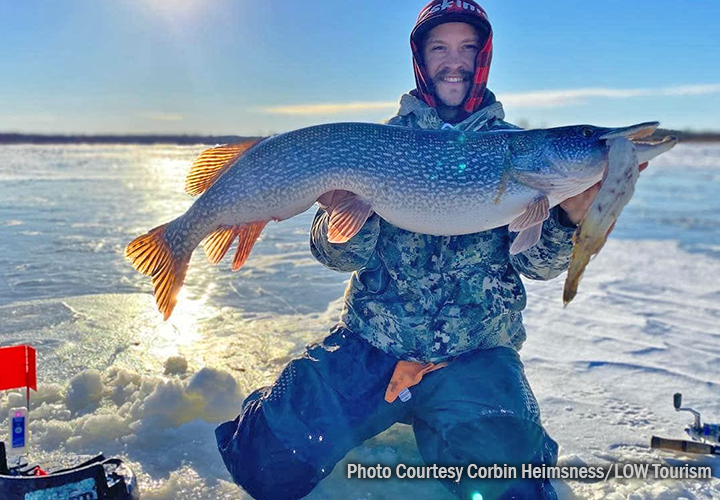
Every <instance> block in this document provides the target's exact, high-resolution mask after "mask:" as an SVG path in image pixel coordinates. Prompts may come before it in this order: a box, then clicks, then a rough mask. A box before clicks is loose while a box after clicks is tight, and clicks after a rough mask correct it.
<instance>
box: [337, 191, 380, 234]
mask: <svg viewBox="0 0 720 500" xmlns="http://www.w3.org/2000/svg"><path fill="white" fill-rule="evenodd" d="M370 214H372V205H370V203H368V202H367V201H365V200H363V199H362V198H360V197H358V196H357V195H352V196H348V197H347V198H345V199H344V200H343V201H341V202H340V204H338V206H336V207H335V208H334V209H333V212H332V215H330V223H329V224H328V241H329V242H330V243H345V242H347V241H348V240H349V239H350V238H352V237H353V236H355V235H356V234H357V232H358V231H360V229H361V228H362V227H363V225H364V224H365V221H366V220H367V219H368V217H370Z"/></svg>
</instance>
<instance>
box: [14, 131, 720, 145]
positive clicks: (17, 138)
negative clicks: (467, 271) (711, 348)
mask: <svg viewBox="0 0 720 500" xmlns="http://www.w3.org/2000/svg"><path fill="white" fill-rule="evenodd" d="M667 135H674V136H677V137H678V138H679V139H680V142H720V132H693V131H687V130H668V129H658V130H656V131H655V133H654V134H653V135H652V136H650V138H651V139H662V138H663V137H665V136H667ZM258 138H259V137H257V136H255V137H243V136H237V135H42V134H11V133H0V144H185V145H192V144H211V145H214V144H229V143H234V142H243V141H247V140H250V139H258Z"/></svg>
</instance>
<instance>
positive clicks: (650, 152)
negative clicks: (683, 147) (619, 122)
mask: <svg viewBox="0 0 720 500" xmlns="http://www.w3.org/2000/svg"><path fill="white" fill-rule="evenodd" d="M659 125H660V122H644V123H638V124H637V125H630V126H629V127H621V128H614V129H610V131H609V132H606V133H604V134H603V135H601V136H600V139H601V140H609V139H617V138H618V137H625V138H627V139H629V140H631V141H632V142H633V144H635V152H636V154H637V158H638V162H639V163H645V162H646V161H649V160H651V159H653V158H655V157H656V156H658V155H661V154H663V153H665V152H666V151H670V150H671V149H672V148H674V147H675V145H676V144H677V143H678V138H677V137H675V136H672V135H670V136H667V137H665V138H663V139H661V140H659V141H657V140H655V141H651V140H646V141H641V140H639V139H642V138H643V137H647V136H649V135H650V134H652V133H653V132H655V131H656V130H657V128H658V126H659Z"/></svg>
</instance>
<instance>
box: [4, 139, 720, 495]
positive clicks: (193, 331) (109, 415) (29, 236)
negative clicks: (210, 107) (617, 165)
mask: <svg viewBox="0 0 720 500" xmlns="http://www.w3.org/2000/svg"><path fill="white" fill-rule="evenodd" d="M202 149H204V148H203V147H201V146H197V147H184V146H26V145H22V146H0V186H1V187H0V345H13V344H17V343H30V344H31V345H34V346H35V347H36V348H37V349H38V368H39V370H38V376H39V391H38V392H37V393H36V394H33V397H32V401H33V404H32V406H33V409H32V412H31V425H30V429H31V432H32V434H33V438H32V439H33V441H32V443H33V448H32V458H34V459H36V460H40V461H43V462H45V463H51V464H52V463H58V464H59V463H65V462H67V461H68V460H79V459H81V458H83V457H86V456H88V455H91V454H95V453H98V452H100V451H103V452H104V453H105V454H106V455H118V456H121V457H123V458H124V459H126V460H127V461H129V462H130V464H131V465H132V466H133V467H134V469H135V471H136V472H137V473H138V475H139V479H140V486H141V489H142V492H143V499H167V500H170V499H179V500H184V499H203V500H204V499H210V498H212V499H231V498H233V499H235V498H238V497H239V496H240V497H241V498H243V496H242V495H241V493H240V490H239V489H238V488H237V487H236V486H235V485H234V484H232V482H231V481H230V477H229V475H228V473H227V472H226V470H225V467H224V465H223V464H222V460H221V458H220V455H219V454H218V453H217V450H216V445H215V439H214V433H213V430H214V428H215V426H216V424H217V423H218V422H220V421H223V420H226V419H231V418H233V417H234V416H235V414H236V413H237V411H238V409H239V406H240V403H241V401H242V399H243V398H244V395H245V394H247V393H249V392H250V391H252V390H253V389H254V388H256V387H258V386H260V385H264V384H268V383H270V382H272V381H273V380H274V378H275V377H276V376H277V374H278V373H279V371H280V370H281V368H282V367H283V366H284V364H285V363H286V362H287V361H288V360H289V359H290V358H292V357H293V356H294V355H297V354H298V353H300V352H301V351H302V349H303V347H304V345H305V344H306V343H308V342H311V341H314V340H318V339H320V338H322V337H323V336H324V335H325V334H326V332H327V331H328V329H329V328H330V327H331V326H332V325H333V324H334V322H335V321H336V318H337V316H338V314H339V311H340V305H341V302H340V300H339V298H340V297H341V295H342V293H343V290H344V287H345V284H346V281H347V279H348V277H349V275H348V274H343V273H336V272H333V271H330V270H328V269H326V268H324V267H322V266H321V265H320V264H318V263H317V262H316V261H315V260H314V259H313V257H312V256H311V254H310V251H309V247H308V239H309V227H310V221H311V219H312V215H313V213H314V209H311V210H310V211H309V212H307V213H305V214H302V215H300V216H298V217H295V218H293V219H291V220H289V221H285V222H282V223H280V224H270V225H269V226H268V227H267V229H266V230H265V232H264V233H263V236H262V237H261V240H260V241H259V242H258V243H257V245H256V246H255V248H254V251H253V253H252V254H251V256H250V258H249V260H248V262H247V264H246V265H245V267H244V268H243V269H242V270H241V271H239V272H238V273H232V272H231V271H230V264H229V262H227V261H223V262H222V263H221V264H220V265H218V266H212V265H210V264H209V263H208V262H207V261H206V260H205V257H204V255H203V253H202V252H201V251H200V252H196V253H195V255H194V257H193V259H192V262H191V264H190V270H189V272H188V276H187V280H186V285H185V287H184V289H183V291H182V292H181V295H180V300H179V303H178V305H177V307H176V308H175V312H174V314H173V316H172V317H171V319H170V320H169V321H167V322H163V321H162V317H161V315H160V314H159V313H157V311H156V309H155V305H154V301H153V298H152V296H151V294H150V291H151V285H150V280H149V279H147V277H145V276H142V275H140V274H139V273H137V272H136V271H135V270H134V269H133V268H132V267H131V266H130V264H129V263H128V262H127V261H125V259H124V258H123V249H124V247H125V245H126V244H127V243H128V242H129V241H130V240H132V239H133V238H134V237H135V236H137V235H139V234H141V233H143V232H145V231H147V230H148V229H150V228H152V227H155V226H156V225H159V224H161V223H164V222H167V221H168V220H170V219H172V218H174V217H176V216H177V215H179V214H180V213H182V212H183V211H184V210H185V209H186V208H187V207H188V206H189V205H190V203H191V202H192V199H191V198H190V196H188V195H186V194H185V193H184V191H183V185H184V176H185V173H186V171H187V168H188V167H189V165H190V163H191V162H192V160H193V159H194V157H195V156H196V154H197V153H199V152H200V151H201V150H202ZM718 191H720V145H713V144H710V145H685V144H681V145H679V146H678V147H676V148H675V149H674V150H673V151H671V152H670V153H668V154H666V155H664V156H662V157H660V158H658V159H657V160H655V161H654V162H652V163H651V165H650V168H649V169H648V170H646V171H645V172H644V173H643V174H642V176H641V179H640V181H639V183H638V185H637V187H636V192H635V196H634V198H633V200H632V201H631V203H630V204H629V205H628V206H627V207H626V209H625V211H624V212H623V215H622V216H621V218H620V221H619V222H618V224H617V227H616V229H615V231H614V232H613V234H612V236H611V238H610V240H609V241H608V243H607V245H606V247H605V249H604V250H603V251H602V252H601V254H600V255H599V256H598V257H597V258H596V259H595V260H594V261H593V262H591V264H590V265H589V267H588V269H587V271H586V273H585V277H584V279H583V281H582V283H581V285H580V288H579V293H578V296H577V297H576V299H575V300H574V301H573V303H572V304H570V305H569V306H568V307H567V308H566V309H563V307H562V302H561V295H562V286H563V278H562V277H561V278H558V279H556V280H554V281H551V282H547V283H541V282H531V281H526V282H525V283H526V286H527V289H528V294H529V297H528V308H527V309H526V313H525V323H526V327H527V332H528V341H527V342H526V344H525V346H524V348H523V350H522V351H521V355H522V358H523V360H524V362H525V365H526V371H527V375H528V378H529V380H530V383H531V385H532V387H533V390H534V392H535V394H536V396H537V397H538V399H539V401H540V406H541V411H542V415H543V421H544V424H545V426H546V428H547V429H548V431H549V433H550V434H551V436H552V437H553V438H554V439H555V440H556V441H558V443H559V444H560V463H561V464H589V465H595V464H598V465H605V464H608V463H613V462H622V463H625V462H632V461H646V462H662V463H669V464H677V463H681V462H679V460H681V459H682V460H683V462H682V463H684V462H689V463H691V464H701V463H702V464H708V465H710V466H712V467H713V470H714V476H715V477H714V478H713V479H711V480H708V481H690V480H687V481H677V480H675V481H673V480H664V481H661V480H657V481H655V480H650V481H647V480H646V481H641V480H612V481H608V482H606V483H593V484H588V483H579V482H573V481H567V482H560V481H558V482H555V486H556V489H557V490H558V493H559V495H560V498H561V499H563V500H569V499H576V498H577V499H586V498H587V499H598V500H600V499H610V500H619V499H626V498H627V499H632V500H650V499H656V500H671V499H672V500H676V499H679V498H687V499H697V500H704V499H711V498H720V493H718V491H720V479H718V478H720V460H719V459H718V458H717V457H716V458H714V459H712V458H709V457H708V458H703V457H697V456H696V457H692V456H686V457H682V456H679V455H672V454H669V453H665V452H658V451H655V450H651V449H650V448H649V443H650V437H651V436H652V435H659V436H663V437H667V438H675V439H684V437H685V435H684V432H683V429H684V426H685V425H686V424H687V423H689V421H690V420H691V418H690V416H689V414H687V413H676V412H675V411H674V409H673V407H672V395H673V393H675V392H682V393H683V395H684V403H685V405H687V406H691V407H693V408H695V409H696V410H699V411H701V412H702V414H703V417H704V418H705V419H706V420H707V421H708V422H718V421H720V196H718ZM168 360H170V361H168ZM23 401H24V398H23V397H22V396H21V395H20V393H17V394H15V393H10V394H4V395H3V396H2V399H0V415H7V409H8V408H9V407H10V406H14V405H16V404H23ZM0 421H3V422H4V420H2V419H0ZM6 427H7V426H6V425H5V424H4V423H3V424H2V427H0V429H2V430H1V431H0V438H2V439H3V440H6V439H7V430H6ZM345 461H346V462H347V461H352V462H362V463H366V464H367V463H372V464H374V463H383V464H387V465H393V464H397V463H417V464H419V463H421V462H420V457H419V454H418V452H417V448H416V447H415V443H414V440H413V437H412V432H411V431H410V428H409V427H407V426H403V425H396V426H394V427H392V428H391V429H389V430H388V431H387V432H385V433H383V434H381V435H379V436H378V437H376V438H374V439H372V440H369V441H367V442H366V443H365V444H364V445H362V446H360V447H359V448H357V449H355V450H354V451H353V452H351V453H350V454H349V455H348V457H346V460H345ZM247 498H249V497H247ZM307 498H309V499H311V500H319V499H328V500H330V499H332V500H343V499H347V500H356V499H373V500H380V499H388V500H389V499H397V498H417V499H450V498H451V497H450V495H449V494H447V493H446V492H445V490H444V489H443V488H442V486H440V485H439V483H435V482H434V481H429V480H424V481H422V480H417V481H400V480H390V481H362V480H348V479H346V478H345V466H344V463H341V464H340V465H339V466H338V467H336V469H335V471H334V472H333V474H332V475H331V476H330V477H329V478H328V479H327V480H326V481H324V482H322V483H321V484H320V485H319V486H318V488H316V490H315V491H314V492H313V493H312V494H311V495H310V496H308V497H307Z"/></svg>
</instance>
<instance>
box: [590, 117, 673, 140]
mask: <svg viewBox="0 0 720 500" xmlns="http://www.w3.org/2000/svg"><path fill="white" fill-rule="evenodd" d="M659 126H660V122H644V123H638V124H637V125H630V126H629V127H620V128H613V129H610V132H606V133H604V134H603V135H601V136H600V139H601V140H604V139H615V138H617V137H625V138H627V139H630V140H631V141H635V139H642V138H643V137H647V136H648V135H650V134H652V133H653V132H655V131H656V130H657V128H658V127H659Z"/></svg>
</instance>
